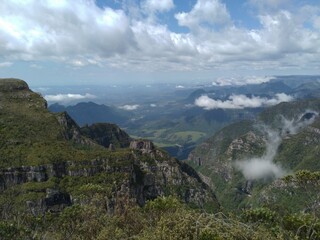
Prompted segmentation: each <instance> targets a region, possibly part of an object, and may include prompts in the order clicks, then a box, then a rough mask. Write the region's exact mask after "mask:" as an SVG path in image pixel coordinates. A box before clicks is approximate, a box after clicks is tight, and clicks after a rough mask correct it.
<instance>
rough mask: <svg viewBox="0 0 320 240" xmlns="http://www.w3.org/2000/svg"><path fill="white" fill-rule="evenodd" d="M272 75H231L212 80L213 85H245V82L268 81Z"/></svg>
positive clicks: (257, 82)
mask: <svg viewBox="0 0 320 240" xmlns="http://www.w3.org/2000/svg"><path fill="white" fill-rule="evenodd" d="M272 79H274V77H269V76H266V77H255V76H252V77H237V78H235V77H233V78H226V77H224V78H218V79H216V80H214V81H213V82H212V85H214V86H231V85H247V84H260V83H265V82H269V81H270V80H272Z"/></svg>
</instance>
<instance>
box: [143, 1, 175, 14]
mask: <svg viewBox="0 0 320 240" xmlns="http://www.w3.org/2000/svg"><path fill="white" fill-rule="evenodd" d="M142 6H143V7H144V8H145V9H146V10H147V11H148V12H166V11H169V10H171V9H172V8H174V3H173V0H162V1H159V0H146V1H144V2H143V3H142Z"/></svg>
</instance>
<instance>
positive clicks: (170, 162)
mask: <svg viewBox="0 0 320 240" xmlns="http://www.w3.org/2000/svg"><path fill="white" fill-rule="evenodd" d="M147 146H149V147H150V146H151V145H147ZM141 154H142V155H141ZM145 154H147V156H145ZM155 154H156V153H154V152H153V153H152V154H151V155H150V154H149V153H142V152H140V150H138V151H137V152H135V153H133V155H132V157H131V158H132V161H130V162H129V163H127V164H126V165H123V166H119V165H117V164H116V165H115V163H113V162H110V160H109V159H97V160H93V161H86V162H63V163H58V164H47V165H42V166H37V167H19V168H8V169H3V170H1V171H0V191H4V190H5V189H6V188H8V187H12V186H14V185H17V184H23V183H26V182H45V181H47V180H48V179H49V178H51V177H58V178H63V177H66V176H70V177H90V176H94V175H96V174H99V173H110V174H111V173H122V174H125V175H126V176H127V178H125V179H124V180H123V181H122V182H120V183H118V184H117V186H118V187H116V188H114V189H113V190H112V194H111V196H106V206H107V208H108V212H109V213H115V212H117V213H118V212H121V209H124V207H125V206H128V204H129V205H130V204H131V205H135V204H138V205H139V206H143V205H144V204H145V203H146V201H147V200H152V199H155V198H157V197H158V196H165V195H168V194H173V195H177V196H179V197H180V198H181V199H182V200H183V201H184V202H186V203H194V204H196V205H198V206H200V207H201V206H203V205H204V204H205V202H208V201H209V202H210V201H211V202H214V203H215V204H216V206H217V208H218V205H219V204H218V202H217V200H216V198H215V195H214V193H213V192H212V191H211V190H210V189H209V187H208V186H207V185H206V184H205V183H204V182H203V181H202V180H201V178H200V177H199V176H198V174H197V173H196V171H195V170H193V169H192V168H191V167H189V166H188V165H186V164H184V163H181V162H179V161H177V160H175V159H170V158H168V159H166V160H163V159H162V157H163V156H158V155H155ZM146 157H149V158H150V157H151V158H150V159H149V160H147V162H146V161H145V160H143V159H145V158H146ZM158 159H160V160H158ZM79 166H81V167H79ZM49 193H50V192H49ZM49 193H47V197H46V198H45V199H42V200H41V199H40V200H39V201H36V202H29V203H28V207H29V208H30V210H31V211H32V212H33V213H34V214H40V213H42V212H44V211H58V210H59V209H62V208H63V207H64V206H68V204H69V202H68V201H69V200H68V199H70V198H68V196H67V195H68V194H67V195H63V194H62V193H59V192H51V194H49ZM70 203H71V202H70ZM55 209H56V210H55Z"/></svg>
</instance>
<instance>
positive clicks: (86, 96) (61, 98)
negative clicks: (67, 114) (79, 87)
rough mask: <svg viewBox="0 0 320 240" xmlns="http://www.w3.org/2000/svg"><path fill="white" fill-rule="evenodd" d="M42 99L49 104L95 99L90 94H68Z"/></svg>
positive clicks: (46, 96)
mask: <svg viewBox="0 0 320 240" xmlns="http://www.w3.org/2000/svg"><path fill="white" fill-rule="evenodd" d="M44 98H45V99H46V100H47V101H49V102H71V101H75V100H84V99H94V98H96V96H95V95H92V94H90V93H86V94H84V95H81V94H73V93H68V94H57V95H45V96H44Z"/></svg>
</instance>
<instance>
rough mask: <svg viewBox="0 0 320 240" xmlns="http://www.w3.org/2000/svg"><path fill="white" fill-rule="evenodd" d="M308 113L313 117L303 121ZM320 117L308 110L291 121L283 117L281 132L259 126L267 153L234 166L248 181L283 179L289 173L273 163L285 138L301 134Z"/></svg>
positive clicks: (237, 161)
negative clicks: (263, 136)
mask: <svg viewBox="0 0 320 240" xmlns="http://www.w3.org/2000/svg"><path fill="white" fill-rule="evenodd" d="M306 113H309V114H310V113H312V117H311V118H310V119H303V116H305V114H306ZM318 116H319V113H318V112H315V111H312V110H307V111H306V112H304V113H302V114H301V115H300V116H298V118H297V119H291V120H289V119H286V118H284V117H282V123H281V124H279V126H278V128H279V129H281V131H279V132H278V131H275V130H271V129H270V128H268V127H267V126H259V129H260V130H262V132H263V133H264V135H265V136H266V152H265V153H264V154H263V155H262V156H261V157H253V158H250V159H243V160H236V161H235V162H234V166H235V167H236V168H237V169H238V170H240V171H241V172H242V174H243V175H244V177H245V178H246V179H248V180H254V179H263V178H270V177H272V178H280V177H283V176H284V175H286V174H287V172H286V171H285V170H284V169H283V168H282V167H281V166H280V165H279V164H277V163H274V162H273V160H274V158H275V156H276V155H277V152H278V148H279V146H280V144H281V142H282V139H283V137H286V136H287V135H288V134H290V135H294V134H297V133H299V132H300V131H301V130H302V129H304V128H305V127H307V126H308V125H310V124H312V123H313V122H314V120H315V118H316V117H318Z"/></svg>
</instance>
